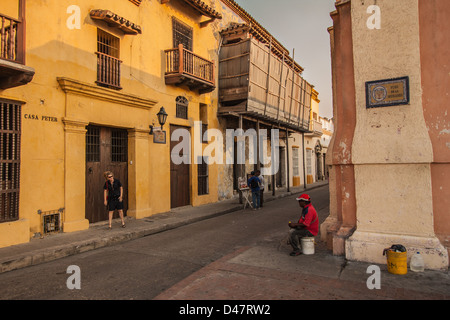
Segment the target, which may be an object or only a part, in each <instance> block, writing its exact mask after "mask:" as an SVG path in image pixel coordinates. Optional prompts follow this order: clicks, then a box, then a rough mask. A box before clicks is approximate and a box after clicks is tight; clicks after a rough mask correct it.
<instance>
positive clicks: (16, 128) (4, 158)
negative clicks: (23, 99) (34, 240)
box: [0, 101, 21, 223]
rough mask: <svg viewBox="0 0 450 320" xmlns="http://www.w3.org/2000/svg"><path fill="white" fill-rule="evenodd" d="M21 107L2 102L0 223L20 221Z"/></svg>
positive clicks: (0, 102) (0, 111)
mask: <svg viewBox="0 0 450 320" xmlns="http://www.w3.org/2000/svg"><path fill="white" fill-rule="evenodd" d="M20 139H21V105H20V104H15V103H10V102H5V101H3V102H2V101H0V223H2V222H8V221H15V220H18V219H19V190H20V143H21V142H20Z"/></svg>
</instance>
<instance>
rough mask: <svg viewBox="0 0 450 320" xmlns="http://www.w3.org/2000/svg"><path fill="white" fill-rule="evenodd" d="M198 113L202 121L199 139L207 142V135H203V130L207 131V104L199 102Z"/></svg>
mask: <svg viewBox="0 0 450 320" xmlns="http://www.w3.org/2000/svg"><path fill="white" fill-rule="evenodd" d="M199 113H200V121H201V122H202V134H201V137H200V141H201V142H202V143H208V136H207V135H205V132H207V131H208V105H206V104H204V103H200V106H199Z"/></svg>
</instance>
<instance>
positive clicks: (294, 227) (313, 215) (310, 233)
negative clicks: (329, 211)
mask: <svg viewBox="0 0 450 320" xmlns="http://www.w3.org/2000/svg"><path fill="white" fill-rule="evenodd" d="M296 200H297V201H298V204H299V206H300V207H301V208H302V215H301V217H300V219H299V220H298V223H295V222H290V221H289V227H290V228H291V230H290V231H289V233H290V236H289V238H290V244H291V246H292V248H293V250H294V251H292V252H291V256H298V255H300V254H301V253H302V252H301V251H300V248H299V245H300V238H304V237H315V236H316V235H317V234H318V233H319V216H318V215H317V211H316V209H314V207H313V206H312V204H311V198H310V197H309V195H307V194H302V195H301V196H300V197H298V198H297V199H296Z"/></svg>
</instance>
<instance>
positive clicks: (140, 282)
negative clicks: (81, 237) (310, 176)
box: [0, 186, 329, 299]
mask: <svg viewBox="0 0 450 320" xmlns="http://www.w3.org/2000/svg"><path fill="white" fill-rule="evenodd" d="M310 195H311V197H312V199H314V204H315V205H316V207H317V210H318V211H319V213H320V220H321V221H323V219H324V218H325V215H326V214H328V209H327V207H328V197H329V195H328V187H327V186H324V187H321V188H318V189H315V190H312V191H311V192H310ZM298 215H299V209H298V204H297V201H295V196H290V197H286V198H282V199H280V200H275V201H271V202H267V203H265V206H264V208H262V209H261V210H259V211H251V210H248V209H247V210H240V211H236V212H233V213H229V214H225V215H222V216H219V217H216V218H213V219H208V220H205V221H201V222H198V223H194V224H190V225H187V226H183V227H180V228H177V229H174V230H169V231H166V232H162V233H159V234H155V235H151V236H147V237H144V238H141V239H137V240H134V241H129V242H126V243H123V244H120V245H116V246H112V247H107V248H103V249H98V250H94V251H89V252H86V253H82V254H78V255H75V256H70V257H67V258H63V259H59V260H56V261H54V262H49V263H46V264H42V265H37V266H32V267H29V268H25V269H21V270H16V271H12V272H7V273H3V274H0V283H1V284H2V290H0V299H153V298H154V297H156V296H157V295H159V294H161V293H162V292H163V291H164V290H166V289H168V288H170V287H171V286H173V285H175V284H176V283H178V282H179V281H181V280H182V279H184V278H186V277H187V276H189V275H191V274H192V273H194V272H196V271H198V270H200V269H201V268H203V267H205V266H207V265H209V264H210V263H211V262H213V261H216V260H218V259H220V258H222V257H224V256H226V255H228V254H230V253H233V252H234V251H235V250H237V249H238V248H241V247H244V246H245V247H246V246H260V245H262V246H268V247H271V248H278V246H279V243H280V240H281V239H282V238H283V237H284V236H285V234H286V232H287V230H288V228H287V223H288V221H289V220H294V219H297V218H298ZM147 223H152V222H151V220H148V222H147ZM113 232H115V231H113ZM70 265H76V266H79V267H80V270H81V290H68V289H67V286H66V280H67V278H68V277H69V275H68V274H67V273H66V270H67V267H68V266H70Z"/></svg>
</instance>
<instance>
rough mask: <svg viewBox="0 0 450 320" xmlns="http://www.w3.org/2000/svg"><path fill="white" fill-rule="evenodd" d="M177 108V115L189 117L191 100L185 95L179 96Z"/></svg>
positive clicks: (184, 117)
mask: <svg viewBox="0 0 450 320" xmlns="http://www.w3.org/2000/svg"><path fill="white" fill-rule="evenodd" d="M176 104H177V109H176V117H177V118H181V119H187V118H188V105H189V101H188V99H186V98H185V97H182V96H179V97H177V99H176Z"/></svg>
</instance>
